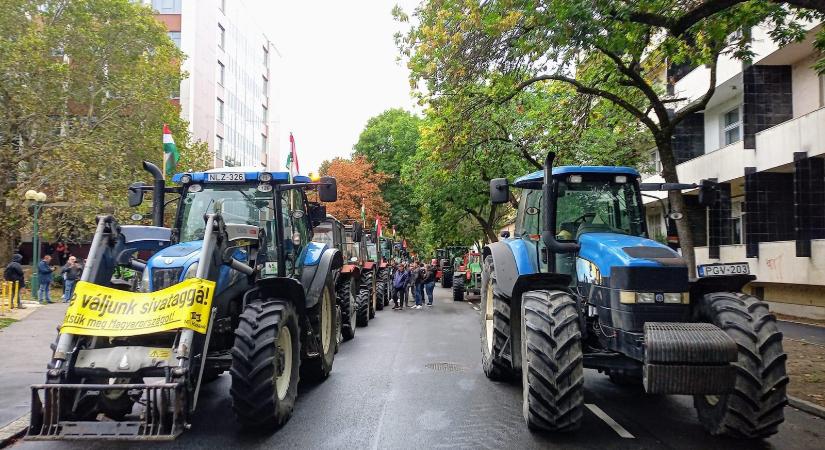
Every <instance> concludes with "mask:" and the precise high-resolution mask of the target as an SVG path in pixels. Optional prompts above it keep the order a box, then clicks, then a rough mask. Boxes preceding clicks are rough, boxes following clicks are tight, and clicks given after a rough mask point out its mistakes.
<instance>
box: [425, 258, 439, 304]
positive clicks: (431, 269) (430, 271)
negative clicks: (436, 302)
mask: <svg viewBox="0 0 825 450" xmlns="http://www.w3.org/2000/svg"><path fill="white" fill-rule="evenodd" d="M426 271H427V278H425V279H424V291H425V292H426V293H427V296H428V297H430V301H429V302H428V303H427V306H433V290H434V289H435V272H436V268H435V266H433V265H429V264H427V268H426Z"/></svg>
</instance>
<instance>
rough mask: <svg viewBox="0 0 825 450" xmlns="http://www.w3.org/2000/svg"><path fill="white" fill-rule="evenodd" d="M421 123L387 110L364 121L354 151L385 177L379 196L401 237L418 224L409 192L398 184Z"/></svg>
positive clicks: (409, 114)
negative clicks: (383, 201) (365, 122)
mask: <svg viewBox="0 0 825 450" xmlns="http://www.w3.org/2000/svg"><path fill="white" fill-rule="evenodd" d="M420 123H421V119H420V118H419V117H417V116H415V115H414V114H412V113H410V112H407V111H404V110H403V109H389V110H387V111H384V112H383V113H381V114H379V115H378V116H375V117H372V118H370V119H369V121H367V125H366V126H365V127H364V130H363V131H361V135H360V136H359V137H358V142H357V143H356V144H355V146H354V147H353V149H354V152H353V154H354V155H356V156H358V155H362V156H364V157H366V158H367V160H368V161H369V162H370V163H372V164H373V166H374V167H375V170H376V171H378V172H380V173H382V174H384V175H386V177H385V181H384V182H383V183H382V184H381V193H382V195H383V197H384V200H385V201H386V202H387V204H388V205H389V217H388V219H389V221H390V223H391V224H392V225H395V227H396V229H397V230H398V232H399V233H401V234H402V235H411V234H412V233H413V231H414V230H415V228H416V226H417V225H418V222H419V211H418V207H417V205H415V204H414V203H413V201H412V200H413V199H412V195H410V188H409V187H408V186H406V185H404V184H402V183H401V179H400V176H399V175H400V174H401V170H402V167H403V165H404V164H405V163H406V162H407V161H408V160H409V159H410V158H411V157H412V156H413V155H414V154H415V152H416V149H417V146H418V139H419V132H418V127H419V125H420Z"/></svg>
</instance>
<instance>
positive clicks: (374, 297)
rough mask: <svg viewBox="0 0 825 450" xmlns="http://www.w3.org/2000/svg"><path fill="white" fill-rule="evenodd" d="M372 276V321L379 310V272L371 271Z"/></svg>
mask: <svg viewBox="0 0 825 450" xmlns="http://www.w3.org/2000/svg"><path fill="white" fill-rule="evenodd" d="M370 273H371V274H372V283H371V284H370V313H369V314H370V320H372V319H374V318H375V312H376V311H377V310H378V271H377V270H372V271H370Z"/></svg>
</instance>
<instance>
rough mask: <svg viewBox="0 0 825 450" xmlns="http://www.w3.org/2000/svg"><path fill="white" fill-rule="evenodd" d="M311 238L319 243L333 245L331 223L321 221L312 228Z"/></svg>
mask: <svg viewBox="0 0 825 450" xmlns="http://www.w3.org/2000/svg"><path fill="white" fill-rule="evenodd" d="M312 240H313V241H314V242H318V243H319V244H327V245H329V246H330V247H334V246H335V237H334V236H333V234H332V225H331V224H328V223H322V224H321V225H318V226H317V227H315V228H313V229H312Z"/></svg>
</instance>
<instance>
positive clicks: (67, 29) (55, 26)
mask: <svg viewBox="0 0 825 450" xmlns="http://www.w3.org/2000/svg"><path fill="white" fill-rule="evenodd" d="M0 8H2V11H3V14H2V15H0V34H2V35H3V36H4V39H2V40H0V170H2V171H3V173H6V174H7V176H6V177H3V179H2V180H0V240H2V241H3V242H4V244H5V245H3V246H2V251H0V258H5V257H7V256H8V252H9V251H10V250H11V248H12V246H13V243H14V241H15V240H16V239H17V238H18V233H19V232H20V230H21V229H23V228H25V227H26V225H27V224H28V222H29V218H28V212H27V211H26V209H25V207H24V205H23V203H22V193H23V192H24V191H25V190H27V189H37V190H40V191H43V192H46V193H47V194H48V195H49V197H50V199H51V201H52V203H51V205H50V206H49V207H47V208H45V209H44V216H43V222H42V225H43V235H44V238H45V239H56V238H58V237H60V238H63V239H67V240H79V239H87V238H88V237H89V236H90V233H91V231H90V230H91V227H93V225H94V216H95V214H98V213H101V212H109V213H113V214H115V215H116V216H118V217H119V218H120V219H124V218H125V217H126V216H128V211H127V208H126V201H125V194H126V187H127V186H128V184H129V183H130V182H132V181H135V180H139V179H143V178H145V173H144V172H143V171H142V169H141V164H140V163H141V161H142V160H144V159H148V160H152V161H156V162H157V163H160V162H161V158H162V156H161V155H162V147H161V130H162V126H163V124H164V123H168V124H169V125H170V127H171V129H172V130H173V132H174V134H175V136H174V137H175V140H176V142H177V143H178V148H179V149H180V151H181V153H182V158H183V161H182V163H181V164H183V166H182V167H187V168H193V169H202V168H204V165H205V164H208V162H206V155H207V150H206V147H205V145H203V144H199V145H193V144H191V143H190V136H189V134H188V132H187V128H188V126H187V124H186V122H185V121H183V120H182V119H180V117H179V108H178V107H177V106H176V105H174V104H173V103H172V102H171V101H170V96H171V94H172V93H173V92H176V91H177V90H178V88H179V85H180V80H181V77H182V76H184V75H185V74H182V73H181V71H180V63H179V62H180V61H181V60H182V59H183V57H184V55H183V54H182V53H181V52H180V51H179V50H178V49H177V48H176V47H175V45H174V43H173V42H172V41H171V40H170V39H169V37H168V35H167V33H166V30H165V28H164V26H163V25H162V24H160V23H159V22H158V21H157V20H156V19H155V18H154V17H153V14H152V11H151V10H150V9H149V8H148V7H146V6H143V5H140V4H136V3H135V2H130V1H128V0H73V1H70V2H67V1H62V0H0Z"/></svg>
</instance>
